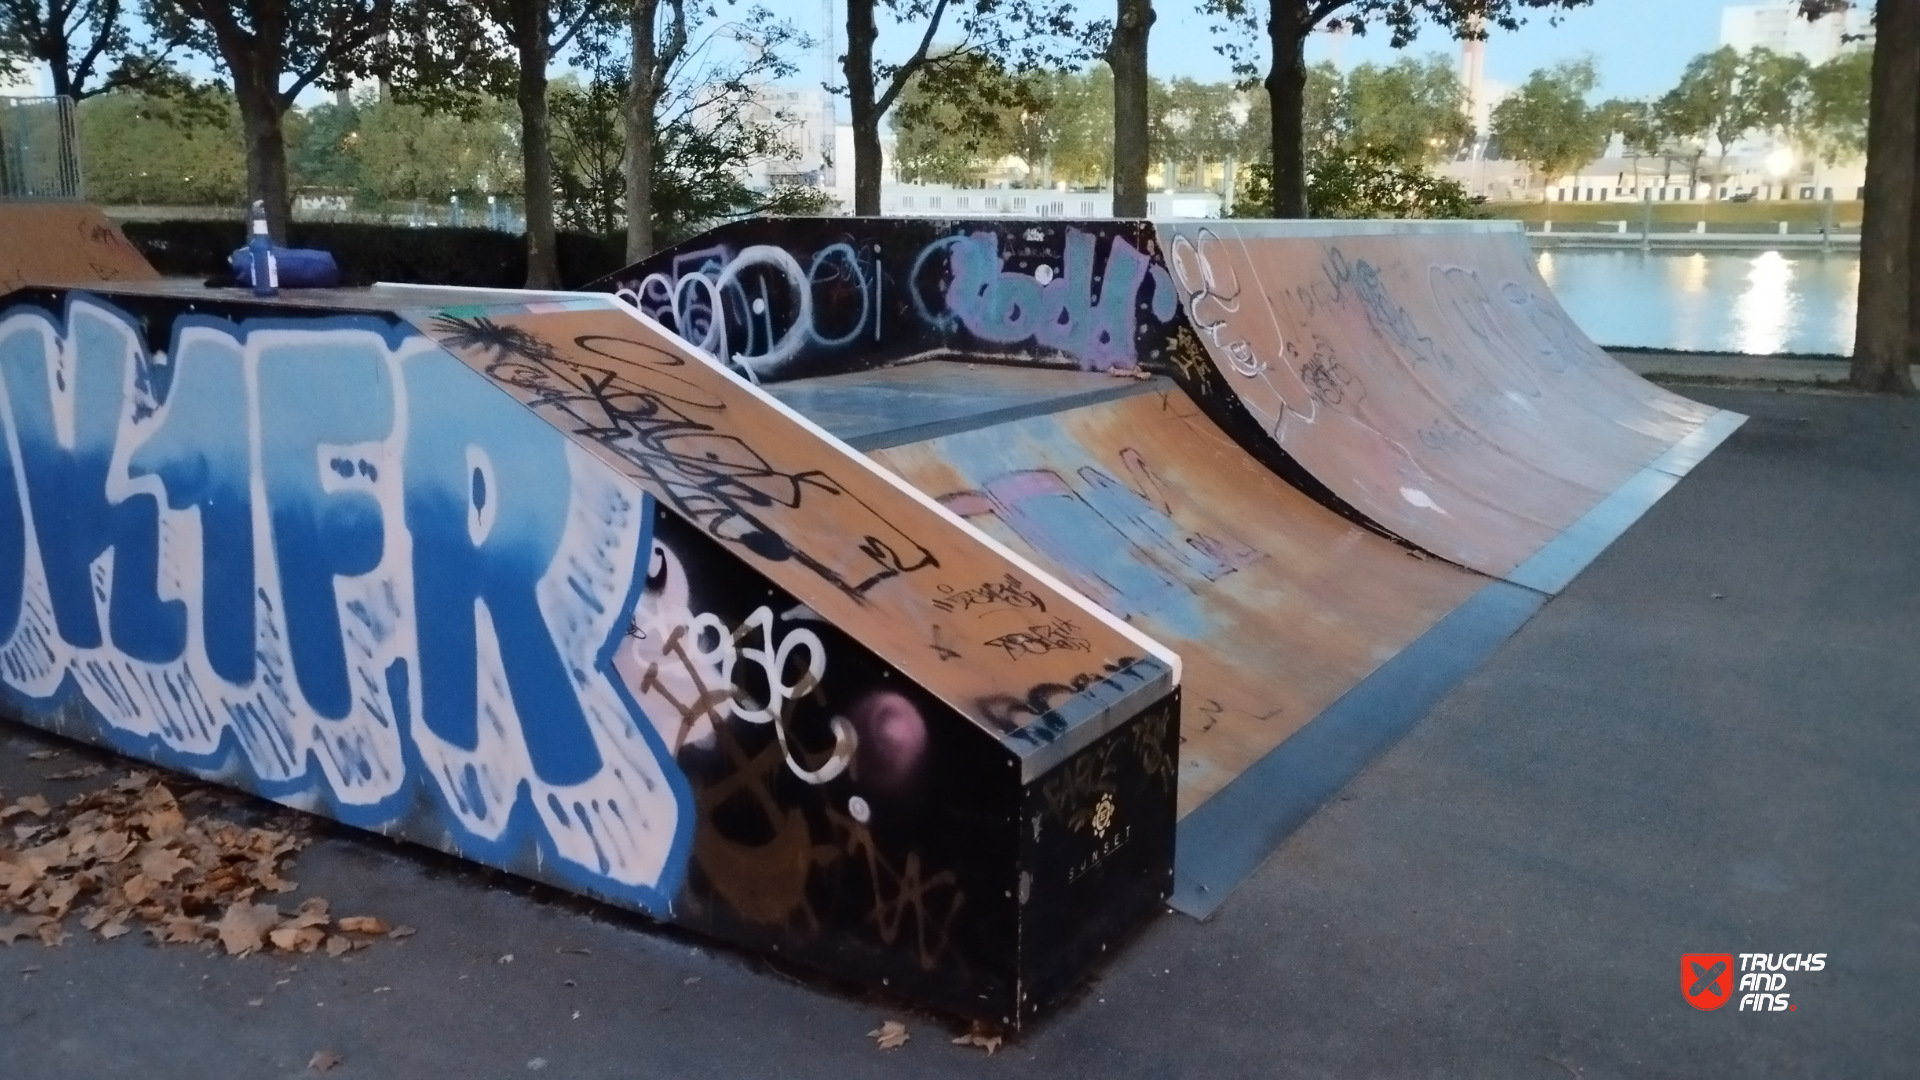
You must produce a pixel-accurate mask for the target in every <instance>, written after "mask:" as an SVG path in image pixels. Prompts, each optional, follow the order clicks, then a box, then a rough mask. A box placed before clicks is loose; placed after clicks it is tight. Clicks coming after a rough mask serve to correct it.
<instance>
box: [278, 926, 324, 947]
mask: <svg viewBox="0 0 1920 1080" xmlns="http://www.w3.org/2000/svg"><path fill="white" fill-rule="evenodd" d="M326 939H327V932H326V931H325V930H322V929H320V928H319V927H317V926H283V927H280V928H279V929H277V930H273V931H271V932H269V933H268V934H267V940H269V941H271V942H273V947H274V948H276V949H279V950H280V951H282V952H303V953H306V952H312V951H313V950H315V949H317V948H319V947H320V943H321V942H323V941H325V940H326Z"/></svg>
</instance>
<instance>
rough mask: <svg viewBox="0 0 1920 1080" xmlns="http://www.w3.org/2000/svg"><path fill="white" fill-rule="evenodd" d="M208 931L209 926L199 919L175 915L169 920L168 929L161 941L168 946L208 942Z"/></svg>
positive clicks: (162, 935)
mask: <svg viewBox="0 0 1920 1080" xmlns="http://www.w3.org/2000/svg"><path fill="white" fill-rule="evenodd" d="M207 931H208V927H207V924H206V923H204V922H201V921H200V920H199V919H193V918H188V917H187V916H185V915H175V916H173V917H172V918H170V919H168V920H167V925H166V929H165V931H164V932H163V933H162V934H161V936H160V940H161V941H162V942H163V943H165V944H168V945H187V944H190V943H192V942H195V941H204V940H206V937H207Z"/></svg>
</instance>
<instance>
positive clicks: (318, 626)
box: [0, 296, 691, 912]
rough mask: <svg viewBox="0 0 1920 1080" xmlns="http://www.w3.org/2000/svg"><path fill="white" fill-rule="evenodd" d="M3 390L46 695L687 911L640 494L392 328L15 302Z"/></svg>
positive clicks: (25, 638) (153, 747)
mask: <svg viewBox="0 0 1920 1080" xmlns="http://www.w3.org/2000/svg"><path fill="white" fill-rule="evenodd" d="M0 386H3V387H4V408H0V421H3V422H4V428H5V431H4V436H5V437H4V438H3V439H0V458H3V459H4V460H0V681H4V683H5V684H6V687H7V689H8V691H10V692H11V695H12V696H14V698H15V702H16V705H17V707H19V708H20V709H21V710H22V711H23V712H26V713H27V714H28V715H29V716H35V715H39V714H41V713H42V712H47V711H49V710H55V709H60V708H63V707H64V706H63V703H64V702H65V701H67V700H68V699H69V698H70V697H72V696H75V695H77V696H78V697H79V698H81V699H83V700H84V701H85V702H86V704H87V705H88V706H90V714H91V715H93V716H97V717H98V721H99V723H100V727H99V729H98V731H97V735H98V737H99V738H101V739H102V740H103V741H106V742H110V743H112V744H114V745H116V746H119V747H121V748H123V749H127V750H129V751H132V752H135V753H140V754H143V755H145V756H149V757H151V758H153V759H155V760H157V761H160V762H162V763H164V764H168V765H171V766H175V767H179V768H184V769H191V770H200V771H214V772H220V773H223V774H226V775H228V776H236V775H238V776H242V777H245V778H246V782H245V784H244V786H247V787H250V788H252V789H254V790H258V791H260V792H261V793H263V794H267V795H269V796H272V797H275V798H279V799H281V800H283V801H286V802H289V803H293V804H296V805H311V806H315V807H318V808H324V809H325V810H326V811H327V812H329V813H331V814H333V815H335V816H338V817H340V818H342V819H343V820H346V821H349V822H352V823H354V824H360V825H366V826H370V827H389V828H392V827H399V826H400V825H401V823H402V822H403V821H407V820H411V817H412V816H413V815H419V814H422V813H425V814H427V815H429V816H430V817H432V818H433V819H434V820H432V821H431V822H428V823H425V828H426V829H427V830H428V831H429V833H430V838H431V840H432V841H433V842H441V843H449V844H452V845H455V846H457V847H458V849H459V850H461V851H462V852H463V853H465V854H468V855H471V856H473V857H476V858H480V859H483V860H485V861H491V862H495V863H496V864H502V865H504V864H506V863H508V862H510V861H512V860H513V859H516V858H520V857H524V856H526V855H529V854H533V853H535V852H536V851H537V852H538V853H540V856H541V858H542V859H543V861H544V862H546V863H547V864H549V868H550V870H551V871H553V872H554V873H555V874H556V875H557V876H559V877H562V878H565V879H568V880H571V881H574V882H577V883H579V884H581V885H582V886H584V887H587V888H590V889H592V890H594V891H598V892H601V893H604V894H610V895H616V896H620V897H622V898H624V899H627V900H629V901H631V902H634V903H636V904H638V905H640V906H643V907H647V908H649V909H651V910H656V911H662V912H664V910H665V905H666V902H667V899H668V898H669V897H670V896H671V895H672V893H673V891H674V890H675V889H676V888H677V884H678V881H679V878H680V875H681V873H682V870H683V865H684V862H685V858H686V848H687V846H688V830H689V826H690V822H689V821H688V820H687V814H688V813H689V812H690V811H689V808H690V806H691V799H690V796H689V794H688V789H687V786H686V782H685V780H684V779H683V778H682V777H681V776H680V775H679V772H678V770H677V768H676V767H675V766H674V764H673V763H672V761H671V759H670V758H668V757H667V756H666V754H665V753H664V748H663V747H662V746H661V745H660V743H659V742H658V740H657V739H654V738H653V737H652V725H651V724H650V723H649V722H647V720H646V718H645V717H644V715H642V714H641V713H640V711H639V709H638V706H637V705H636V704H635V703H634V701H633V700H632V698H631V696H630V695H629V694H628V693H627V691H626V690H625V689H624V688H622V687H621V686H620V685H619V684H618V682H617V681H616V679H614V678H613V677H612V666H611V663H610V658H609V654H610V651H611V648H610V645H609V642H612V641H616V640H617V639H618V637H619V630H620V627H621V625H623V623H622V622H621V620H622V616H621V614H620V613H621V612H622V611H624V610H625V605H626V602H627V598H628V597H629V596H630V595H631V594H632V593H633V591H634V590H635V588H636V580H635V579H636V574H638V573H643V572H644V564H643V563H642V556H643V553H644V552H645V551H646V550H647V544H648V535H649V532H650V527H651V521H652V514H653V512H654V508H653V505H652V504H651V502H650V501H649V500H648V499H647V498H646V496H644V495H643V494H641V493H639V492H637V491H635V490H634V489H633V488H632V487H631V486H630V485H628V484H626V483H625V482H624V481H622V480H621V479H620V478H619V477H617V476H616V475H615V474H614V473H613V472H612V470H610V469H609V468H607V467H606V466H605V465H603V464H602V463H600V462H598V461H596V460H595V459H593V458H592V457H591V456H590V455H588V454H587V453H585V452H584V451H581V450H579V449H577V448H575V447H573V446H572V445H571V443H570V442H569V440H567V439H566V438H565V437H564V436H562V435H561V434H560V433H559V432H556V431H553V430H552V429H551V428H549V427H548V426H546V425H545V424H543V423H541V422H540V421H539V420H538V419H537V418H535V417H533V416H531V415H530V414H528V413H527V412H526V410H524V409H522V408H520V407H519V406H517V405H516V404H514V403H513V402H512V401H510V400H509V399H507V398H505V397H504V396H503V395H501V394H499V393H498V392H497V391H496V390H494V389H493V388H492V387H490V386H487V385H486V384H484V383H483V382H481V381H480V380H477V379H475V378H473V377H472V374H471V372H470V371H468V369H466V367H465V366H464V365H462V364H460V363H459V361H457V360H456V359H454V358H452V357H449V356H446V355H445V354H444V353H442V352H440V351H439V350H438V349H437V348H435V347H434V346H433V345H432V344H431V343H430V342H427V341H426V340H425V339H424V338H421V337H420V336H419V335H417V334H414V333H412V332H411V331H405V330H403V331H395V330H394V329H392V328H391V327H389V326H388V325H387V324H385V323H384V322H382V321H380V320H376V319H372V318H367V317H359V316H355V317H332V318H320V319H305V320H301V321H299V322H287V321H273V320H262V321H257V322H249V323H246V324H244V325H236V324H233V323H229V322H225V321H222V320H218V319H213V318H208V317H204V316H187V317H181V318H180V319H178V320H177V322H176V323H175V325H174V328H173V335H172V342H171V348H170V349H169V350H168V351H167V352H165V353H159V354H153V355H149V354H148V353H147V351H146V348H145V346H144V345H143V344H142V342H141V339H140V336H139V334H138V332H137V331H136V329H135V327H134V325H133V324H132V322H131V321H130V320H129V319H128V318H126V317H125V316H123V315H122V314H121V313H119V312H118V311H117V310H115V309H114V308H111V307H109V306H107V305H106V304H104V303H101V302H98V301H95V300H91V299H88V298H85V297H81V296H75V297H74V298H73V299H72V300H71V301H70V302H69V304H68V307H67V310H66V312H65V315H64V318H56V317H54V316H53V315H51V314H49V313H47V312H44V311H41V310H39V309H35V308H14V309H12V310H10V311H8V312H7V313H6V314H5V316H4V317H3V318H0ZM421 824H422V823H419V822H417V821H414V822H413V823H412V824H410V825H407V826H406V827H407V828H408V829H410V830H411V829H413V828H418V827H420V826H421ZM442 838H444V839H442Z"/></svg>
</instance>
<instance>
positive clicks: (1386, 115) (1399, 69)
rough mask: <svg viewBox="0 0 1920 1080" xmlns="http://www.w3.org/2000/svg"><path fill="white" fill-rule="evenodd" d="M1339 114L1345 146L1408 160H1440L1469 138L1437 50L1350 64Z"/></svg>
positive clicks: (1461, 103) (1449, 71)
mask: <svg viewBox="0 0 1920 1080" xmlns="http://www.w3.org/2000/svg"><path fill="white" fill-rule="evenodd" d="M1308 77H1309V80H1310V81H1311V78H1312V74H1311V72H1309V76H1308ZM1344 113H1345V117H1346V131H1345V138H1344V140H1343V141H1344V142H1345V143H1346V144H1347V145H1348V146H1350V147H1352V148H1354V149H1356V150H1362V149H1364V150H1384V151H1387V152H1388V155H1389V156H1390V157H1392V158H1393V159H1394V160H1396V161H1400V162H1403V163H1407V164H1412V163H1414V162H1419V161H1425V162H1427V163H1429V164H1432V163H1435V162H1439V161H1444V160H1446V159H1447V158H1450V157H1452V156H1454V155H1455V154H1456V153H1458V152H1459V151H1460V150H1461V149H1462V148H1464V147H1466V146H1467V145H1469V144H1471V143H1472V141H1473V135H1474V131H1473V123H1472V121H1470V120H1469V119H1468V118H1467V114H1466V92H1465V91H1464V90H1463V89H1462V88H1461V86H1460V77H1459V76H1458V75H1457V74H1455V72H1454V69H1453V64H1452V63H1451V62H1450V61H1448V60H1447V58H1446V57H1444V56H1441V55H1439V54H1437V53H1436V54H1430V55H1428V56H1426V57H1424V58H1422V59H1418V60H1416V59H1414V58H1412V57H1402V58H1400V59H1398V60H1395V61H1394V62H1393V63H1391V64H1386V65H1377V64H1361V65H1359V66H1358V67H1356V68H1354V69H1353V70H1352V71H1351V72H1349V73H1348V74H1347V78H1346V93H1345V108H1344Z"/></svg>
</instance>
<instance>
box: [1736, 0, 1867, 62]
mask: <svg viewBox="0 0 1920 1080" xmlns="http://www.w3.org/2000/svg"><path fill="white" fill-rule="evenodd" d="M1871 18H1872V10H1871V7H1870V5H1866V4H1854V5H1851V6H1850V7H1848V8H1847V9H1845V10H1842V11H1837V12H1835V13H1833V14H1831V15H1823V16H1821V17H1820V18H1818V19H1814V20H1812V21H1808V20H1807V19H1804V18H1802V17H1801V16H1800V3H1799V0H1773V2H1772V3H1766V4H1738V5H1733V6H1729V7H1725V8H1722V9H1721V10H1720V44H1721V45H1723V46H1726V47H1728V48H1731V49H1734V50H1735V51H1738V52H1746V51H1748V50H1749V49H1756V48H1766V49H1772V50H1773V51H1774V52H1777V53H1792V54H1795V55H1798V56H1802V57H1805V58H1806V60H1807V62H1808V63H1811V64H1824V63H1826V62H1827V61H1829V60H1831V59H1833V58H1834V57H1836V56H1839V55H1840V53H1841V50H1843V49H1845V48H1846V46H1847V39H1848V38H1849V37H1852V36H1856V35H1859V34H1863V33H1866V32H1867V29H1868V26H1869V22H1870V20H1871Z"/></svg>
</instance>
